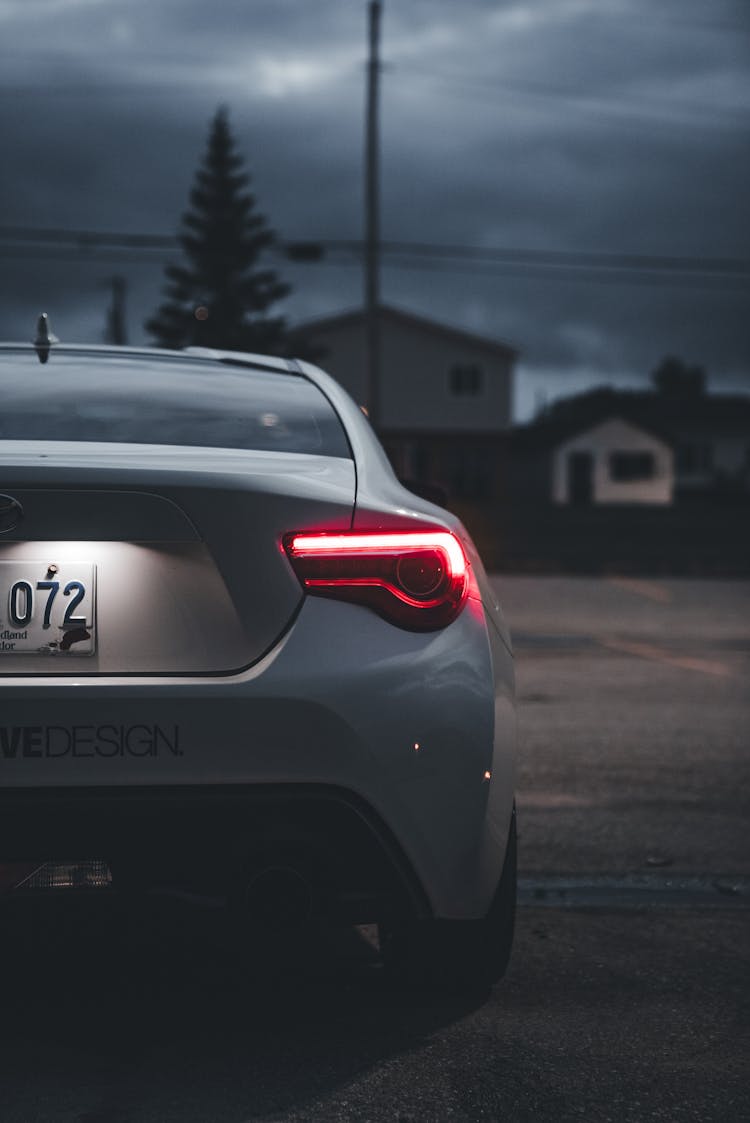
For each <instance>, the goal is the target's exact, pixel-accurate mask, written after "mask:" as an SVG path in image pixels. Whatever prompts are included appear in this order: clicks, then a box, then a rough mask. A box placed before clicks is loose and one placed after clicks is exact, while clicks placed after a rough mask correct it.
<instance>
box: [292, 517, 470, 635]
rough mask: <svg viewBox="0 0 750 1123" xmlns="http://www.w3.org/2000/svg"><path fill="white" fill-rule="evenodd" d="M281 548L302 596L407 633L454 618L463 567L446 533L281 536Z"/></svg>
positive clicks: (463, 592)
mask: <svg viewBox="0 0 750 1123" xmlns="http://www.w3.org/2000/svg"><path fill="white" fill-rule="evenodd" d="M284 548H285V549H286V552H287V554H288V556H289V560H290V561H291V563H292V566H293V567H294V572H295V573H296V574H297V576H298V578H299V579H300V581H301V582H302V586H303V588H304V589H305V590H306V591H307V592H308V593H314V594H316V595H318V596H323V597H336V598H337V599H339V600H348V601H355V602H356V603H357V604H364V605H367V606H368V607H369V608H372V609H374V610H375V611H376V612H379V613H380V615H381V616H384V617H385V618H386V619H387V620H390V621H391V622H392V623H394V624H398V625H399V627H401V628H409V629H410V630H412V631H420V632H421V631H426V632H429V631H434V630H435V629H437V628H444V627H445V626H446V624H450V622H451V621H452V620H455V618H456V616H458V614H459V612H460V611H461V609H462V608H463V605H464V602H465V600H466V597H467V595H468V591H469V563H468V561H467V560H466V555H465V553H464V550H463V547H462V545H461V543H460V542H459V540H458V538H456V536H455V535H454V534H451V532H450V531H448V530H405V531H388V530H385V531H354V532H351V533H344V534H288V535H287V536H286V538H285V539H284Z"/></svg>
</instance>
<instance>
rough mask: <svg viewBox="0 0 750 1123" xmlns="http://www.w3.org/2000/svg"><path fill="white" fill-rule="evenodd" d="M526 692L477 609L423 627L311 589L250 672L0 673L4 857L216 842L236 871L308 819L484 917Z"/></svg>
mask: <svg viewBox="0 0 750 1123" xmlns="http://www.w3.org/2000/svg"><path fill="white" fill-rule="evenodd" d="M322 636H323V637H327V639H326V642H322V641H321V637H322ZM330 637H335V642H332V641H331V639H330ZM512 691H513V686H512V666H511V663H510V658H509V656H507V653H506V652H505V648H504V647H503V646H502V645H501V644H498V645H492V644H491V643H490V640H489V639H488V633H487V630H486V626H485V622H484V618H483V614H482V613H481V609H479V606H478V605H477V604H476V603H470V604H469V606H467V608H466V609H465V610H464V612H463V613H462V614H461V616H460V617H459V618H458V620H457V621H455V622H454V624H452V625H451V626H450V627H449V628H447V629H445V630H444V631H442V632H437V633H433V634H429V635H415V634H413V633H409V632H401V631H399V630H398V629H394V628H393V627H392V626H390V625H388V624H386V623H385V622H384V621H382V620H381V619H380V618H379V617H377V616H375V615H374V614H373V613H370V612H368V611H367V610H364V609H361V608H357V607H356V606H353V605H346V604H339V603H336V602H332V601H322V600H319V599H315V598H310V599H309V600H308V601H306V602H305V604H304V606H303V609H302V611H301V612H300V615H299V617H298V618H297V621H296V623H295V624H294V626H293V628H292V629H291V630H290V632H289V633H288V634H287V635H286V637H285V638H284V640H282V642H281V643H280V644H279V645H278V646H277V648H276V649H275V650H274V651H273V652H272V653H271V654H270V655H269V656H267V657H266V658H265V659H264V660H263V661H262V662H261V663H259V664H257V665H256V666H255V667H253V668H251V670H249V671H248V672H245V673H244V674H242V675H236V676H231V677H226V678H222V677H217V678H213V679H205V678H203V679H185V678H176V677H174V678H169V679H165V678H152V679H101V678H100V679H88V680H87V679H85V678H82V679H80V680H76V681H71V680H65V681H64V682H63V681H60V680H57V681H55V680H54V679H46V680H44V679H35V680H32V679H25V680H18V679H16V680H5V681H3V680H2V679H0V715H1V716H0V796H1V797H2V805H0V859H2V858H10V857H11V856H12V857H14V858H18V859H23V858H28V857H45V858H50V859H51V858H58V857H59V858H76V857H79V858H107V857H109V854H108V853H107V850H108V849H109V851H110V853H115V852H116V853H117V854H118V856H119V858H120V859H123V858H126V857H127V854H126V851H127V850H128V847H135V850H131V854H141V853H142V852H145V851H148V852H149V853H150V854H151V856H152V860H155V856H156V855H157V854H162V855H164V861H165V862H166V863H167V864H169V863H170V862H172V861H173V860H174V858H175V855H176V854H177V853H178V852H183V853H185V852H188V851H189V852H191V853H195V852H197V851H198V850H202V851H203V852H208V851H209V850H210V852H211V853H212V854H216V853H217V846H216V845H215V843H216V842H217V841H218V842H220V843H221V844H222V846H221V847H219V849H222V848H223V852H224V853H225V854H226V855H228V856H229V858H230V859H231V861H233V862H235V861H239V860H244V855H245V854H246V853H247V852H249V851H250V850H252V849H253V847H255V846H257V845H260V844H262V843H263V840H264V839H266V840H268V842H269V845H270V846H273V845H274V844H276V843H278V844H279V845H281V844H282V842H283V840H284V830H286V829H287V828H289V829H290V830H291V834H292V836H294V834H295V832H296V831H298V830H299V829H300V821H301V825H302V827H304V829H305V830H307V831H308V835H307V837H308V839H309V840H311V845H312V842H314V841H315V840H318V841H319V844H320V845H321V846H322V847H323V849H325V848H326V847H328V848H329V852H330V849H331V848H332V850H333V852H334V854H335V853H336V852H338V853H339V854H343V852H345V851H346V850H347V849H349V850H350V851H351V861H350V862H349V865H350V867H351V869H352V871H353V870H355V869H356V867H357V863H358V861H360V860H361V862H362V868H363V870H364V869H365V868H366V865H367V859H366V853H369V850H370V849H371V848H372V847H374V849H375V850H377V851H378V852H379V853H380V855H381V858H380V860H379V861H380V865H381V867H382V869H387V870H390V871H391V874H393V872H394V871H395V875H394V876H395V880H394V884H396V883H398V884H399V885H400V886H401V889H400V890H399V892H406V893H407V895H408V896H409V899H410V901H411V904H412V905H413V906H414V907H416V908H417V909H418V910H420V909H421V910H423V911H427V912H429V913H431V914H432V915H436V916H445V917H470V916H480V915H483V914H484V913H485V912H486V909H487V907H488V904H489V901H490V899H491V897H492V893H493V891H494V888H495V886H496V884H497V880H498V878H499V875H500V870H501V868H502V861H503V857H504V846H505V840H506V839H507V834H508V824H509V821H510V814H511V809H512V801H513V771H514V750H515V719H514V714H513V702H512ZM292 805H294V809H295V813H294V815H291V816H290V807H291V806H292ZM303 807H306V808H307V810H305V811H304V813H302V809H303ZM14 808H17V809H23V811H21V810H18V811H14ZM342 808H343V809H344V810H343V811H342ZM261 809H262V813H261ZM300 814H301V820H300ZM313 820H314V822H313ZM326 820H328V825H327V827H325V822H326ZM352 824H355V826H354V827H352ZM356 824H360V826H361V825H362V824H364V825H365V830H364V834H363V835H362V837H363V838H364V837H365V836H366V837H367V838H368V839H369V840H370V841H368V842H367V843H366V844H365V843H364V842H363V843H362V846H360V845H359V842H358V841H357V839H358V838H359V836H360V834H361V833H362V832H361V831H360V829H359V827H358V826H356ZM51 825H54V828H55V830H54V832H53V835H52V836H51V837H50V836H49V834H48V829H49V828H50V827H51ZM281 827H283V828H284V829H280V828H281ZM313 828H314V829H313ZM324 828H325V829H324ZM310 832H311V833H310ZM303 834H304V831H303ZM328 836H330V837H328ZM35 838H36V839H37V841H35ZM40 838H41V839H42V840H44V845H42V844H41V843H40V842H39V841H38V839H40ZM47 840H48V841H49V844H50V846H51V845H52V843H53V841H54V843H55V850H54V851H52V850H49V849H47V848H46V846H47ZM373 840H374V841H373ZM194 843H199V845H193V844H194ZM74 844H75V850H76V851H77V852H75V853H74V852H73V851H72V850H71V849H70V847H71V846H73V845H74ZM284 845H286V842H284ZM60 846H64V847H65V849H66V850H67V853H63V852H61V850H60V849H59V847H60ZM25 847H31V848H32V849H33V851H34V852H33V853H31V852H30V851H29V850H26V852H25V853H22V850H23V849H24V848H25ZM360 855H362V856H361V858H360ZM336 860H338V859H336ZM389 876H390V874H389ZM352 880H355V879H354V878H353V877H352ZM365 880H366V878H364V877H363V878H362V881H363V883H364V881H365Z"/></svg>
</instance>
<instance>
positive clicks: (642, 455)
mask: <svg viewBox="0 0 750 1123" xmlns="http://www.w3.org/2000/svg"><path fill="white" fill-rule="evenodd" d="M655 474H656V464H655V461H654V454H653V453H652V452H612V453H610V457H609V475H610V479H613V480H616V481H617V482H618V483H631V482H632V481H634V480H651V479H653V478H654V476H655Z"/></svg>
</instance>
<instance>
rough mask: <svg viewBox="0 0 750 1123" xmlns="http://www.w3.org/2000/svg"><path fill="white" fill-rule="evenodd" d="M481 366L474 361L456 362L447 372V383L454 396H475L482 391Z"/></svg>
mask: <svg viewBox="0 0 750 1123" xmlns="http://www.w3.org/2000/svg"><path fill="white" fill-rule="evenodd" d="M483 381H484V380H483V378H482V368H481V367H480V366H478V365H477V364H476V363H456V364H455V365H454V366H452V367H451V369H450V370H449V372H448V385H449V387H450V392H451V394H453V395H454V396H455V397H461V398H476V397H477V395H479V394H481V393H482V383H483Z"/></svg>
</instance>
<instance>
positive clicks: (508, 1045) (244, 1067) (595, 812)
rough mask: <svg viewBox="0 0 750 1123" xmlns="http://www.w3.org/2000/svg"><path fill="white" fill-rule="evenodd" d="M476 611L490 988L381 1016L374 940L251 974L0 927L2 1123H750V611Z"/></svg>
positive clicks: (552, 591) (662, 590) (416, 1000)
mask: <svg viewBox="0 0 750 1123" xmlns="http://www.w3.org/2000/svg"><path fill="white" fill-rule="evenodd" d="M496 587H497V589H498V593H499V596H500V599H501V601H502V602H503V605H504V607H505V610H506V612H507V614H508V616H509V619H510V622H511V626H512V627H513V630H514V633H515V637H516V643H517V664H518V667H517V674H518V690H519V699H520V711H519V720H520V728H521V734H522V753H521V763H520V769H519V776H518V803H519V823H520V862H521V875H522V879H523V886H524V890H523V894H522V907H521V909H520V911H519V918H518V928H517V938H516V945H515V951H514V956H513V960H512V964H511V968H510V972H509V974H508V977H507V978H506V980H505V981H504V982H503V983H501V984H500V985H498V986H497V987H495V988H494V989H493V990H492V991H491V992H487V993H483V994H475V995H468V996H467V995H464V996H461V997H458V996H455V995H454V996H450V995H448V996H445V995H443V996H440V995H437V994H435V993H420V992H409V991H406V992H404V991H403V990H398V989H396V988H395V987H394V986H393V985H391V984H389V983H388V981H387V979H386V978H385V976H384V972H383V970H382V968H381V966H380V963H379V959H378V955H377V950H376V947H374V946H373V944H374V940H373V933H372V932H369V931H356V930H353V931H349V932H343V933H320V932H318V931H317V930H315V929H310V930H309V931H306V932H303V933H296V934H293V935H290V936H289V937H288V938H287V939H285V940H281V939H274V940H273V941H271V942H270V943H269V944H267V945H266V946H253V947H250V946H247V947H245V946H238V945H237V943H236V942H232V941H231V940H230V939H229V938H228V937H227V935H226V933H225V931H224V929H223V927H222V925H221V923H220V921H219V919H218V918H217V916H216V915H215V914H208V915H204V914H200V915H197V916H196V915H194V914H193V913H192V912H180V911H179V910H178V911H177V912H176V913H175V912H174V911H171V909H170V910H166V908H165V911H161V906H159V907H158V908H157V906H156V905H154V908H155V910H156V911H155V912H154V913H152V914H149V916H146V917H139V918H137V920H136V922H134V923H133V924H130V925H124V924H122V923H119V922H118V918H117V916H116V915H115V916H106V915H102V914H101V913H99V912H98V911H89V910H87V911H86V912H84V913H81V912H80V911H79V910H77V909H72V910H68V908H67V906H66V905H64V903H63V902H57V904H56V907H55V910H53V911H52V912H47V913H45V912H43V911H42V912H35V913H34V914H33V915H32V914H23V915H22V914H20V913H17V914H14V915H13V917H12V918H11V920H10V922H9V923H8V924H7V925H6V927H5V932H4V937H5V938H4V943H3V962H4V964H5V971H4V978H3V984H2V999H3V1001H2V1019H1V1020H0V1119H2V1120H3V1123H32V1121H36V1120H40V1121H42V1120H43V1121H46V1120H54V1121H55V1123H74V1121H75V1123H126V1121H128V1123H130V1121H138V1123H150V1121H154V1123H156V1121H158V1123H171V1121H172V1120H174V1121H177V1120H179V1121H180V1123H192V1121H195V1123H198V1121H200V1123H208V1121H214V1120H215V1121H220V1123H244V1121H249V1120H261V1121H269V1123H270V1121H274V1123H275V1121H302V1120H304V1121H309V1120H323V1121H327V1120H363V1121H369V1120H372V1121H381V1120H383V1121H385V1120H389V1121H400V1123H422V1121H425V1120H435V1121H438V1123H439V1121H441V1120H460V1121H465V1123H473V1121H475V1120H522V1121H526V1120H528V1121H536V1120H540V1119H541V1120H547V1119H549V1120H556V1121H559V1120H574V1119H586V1120H597V1121H598V1120H613V1121H619V1120H628V1121H630V1120H632V1121H634V1123H635V1121H640V1120H664V1121H673V1120H674V1121H680V1120H685V1121H693V1120H695V1121H712V1120H726V1121H732V1123H735V1121H740V1120H744V1119H750V1090H749V1086H748V1069H747V1057H748V1056H749V1055H750V1031H749V1024H750V1017H749V1016H750V982H749V980H750V971H749V970H748V967H749V966H750V964H749V962H748V960H750V909H749V908H748V894H747V886H748V882H749V880H750V868H749V867H750V838H749V837H748V823H749V822H750V815H749V814H748V811H749V810H750V808H749V807H748V792H750V784H749V783H748V781H750V750H749V749H748V743H750V738H748V736H747V730H748V728H750V721H749V720H748V719H749V718H750V692H749V690H748V671H750V638H749V633H750V627H749V626H748V619H749V618H750V613H748V605H749V603H750V583H742V582H711V581H706V582H696V581H685V582H679V581H677V582H662V581H660V582H658V583H656V582H637V581H636V582H634V581H632V580H627V581H620V580H618V579H612V580H602V581H592V580H587V579H554V578H553V579H533V578H515V579H514V578H499V579H497V585H496ZM566 886H567V889H566Z"/></svg>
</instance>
